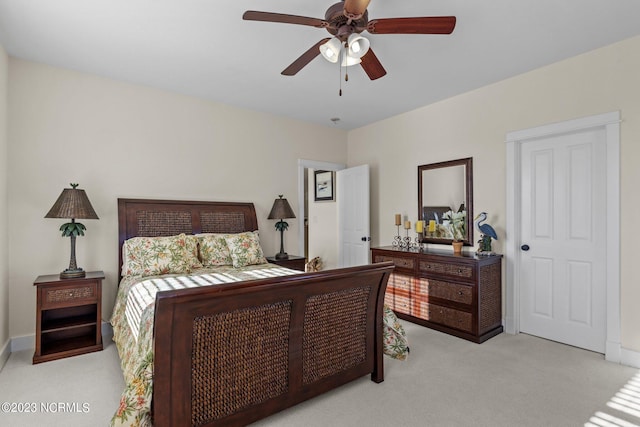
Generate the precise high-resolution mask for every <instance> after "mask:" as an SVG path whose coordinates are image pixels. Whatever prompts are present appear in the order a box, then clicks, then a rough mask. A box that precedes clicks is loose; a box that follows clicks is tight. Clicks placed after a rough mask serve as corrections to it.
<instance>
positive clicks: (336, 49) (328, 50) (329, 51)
mask: <svg viewBox="0 0 640 427" xmlns="http://www.w3.org/2000/svg"><path fill="white" fill-rule="evenodd" d="M341 48H342V44H341V43H340V40H339V39H337V38H335V37H334V38H332V39H331V40H329V41H328V42H326V43H325V44H323V45H320V53H321V54H322V56H323V57H324V59H326V60H327V61H329V62H332V63H334V64H335V63H336V62H338V57H339V56H340V49H341Z"/></svg>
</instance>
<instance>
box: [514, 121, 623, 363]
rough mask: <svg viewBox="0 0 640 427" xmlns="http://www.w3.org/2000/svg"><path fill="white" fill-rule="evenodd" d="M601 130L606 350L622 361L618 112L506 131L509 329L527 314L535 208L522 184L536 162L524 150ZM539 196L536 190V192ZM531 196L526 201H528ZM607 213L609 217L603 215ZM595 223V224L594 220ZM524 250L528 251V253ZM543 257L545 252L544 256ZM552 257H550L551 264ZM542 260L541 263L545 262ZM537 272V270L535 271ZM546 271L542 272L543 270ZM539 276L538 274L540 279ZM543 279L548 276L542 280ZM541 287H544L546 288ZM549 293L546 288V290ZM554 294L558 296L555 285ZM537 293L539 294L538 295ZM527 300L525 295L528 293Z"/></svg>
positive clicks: (608, 355)
mask: <svg viewBox="0 0 640 427" xmlns="http://www.w3.org/2000/svg"><path fill="white" fill-rule="evenodd" d="M593 132H595V134H598V133H600V134H601V135H602V138H603V143H604V147H603V152H604V159H603V158H598V159H597V161H600V162H604V169H605V171H604V177H605V181H606V182H605V183H604V189H603V191H604V201H605V206H604V209H603V210H604V214H603V215H604V217H603V218H600V219H599V224H601V225H600V226H602V227H604V228H605V232H604V233H603V234H604V235H605V237H604V239H603V240H604V241H603V242H602V243H601V244H602V245H603V246H604V248H603V249H604V251H605V255H604V258H605V260H604V265H603V268H604V273H603V277H602V278H601V279H600V280H604V281H605V284H604V291H603V294H604V298H605V300H606V302H605V304H604V310H605V314H604V316H603V317H604V321H603V322H604V325H603V327H604V328H605V343H604V353H605V357H606V359H607V360H610V361H615V362H620V353H621V345H620V267H619V265H620V250H619V242H620V212H619V209H620V208H619V202H620V179H619V167H620V166H619V164H620V113H619V112H613V113H608V114H601V115H597V116H590V117H585V118H581V119H576V120H570V121H567V122H562V123H555V124H551V125H545V126H540V127H536V128H532V129H526V130H522V131H517V132H511V133H509V134H508V135H507V239H506V240H507V242H506V259H507V263H506V265H507V272H506V273H507V274H506V298H505V299H506V318H505V323H506V325H505V326H506V331H507V332H508V333H514V334H515V333H519V332H520V331H521V319H522V316H523V309H527V308H526V307H525V308H523V306H522V304H521V303H522V300H523V299H522V295H521V294H522V292H524V290H523V285H527V284H526V283H523V269H526V268H527V264H526V262H527V255H526V252H527V249H528V248H527V246H528V244H527V242H525V241H524V240H523V239H526V238H530V235H528V234H527V233H524V232H523V226H525V225H527V224H528V226H530V222H527V221H528V220H527V219H526V216H527V215H529V213H530V212H523V211H524V210H525V209H529V208H528V207H526V206H528V205H526V203H525V205H526V206H524V207H523V197H530V196H531V194H528V195H527V194H525V195H523V194H522V190H523V188H524V189H527V188H530V186H531V183H527V182H524V183H523V180H528V179H530V178H531V177H530V174H528V172H527V168H529V167H530V166H531V163H529V164H527V165H523V151H526V149H525V145H527V144H532V143H533V144H535V143H536V142H539V141H543V142H544V141H546V142H550V141H552V140H554V138H556V137H557V141H566V139H565V138H564V136H567V135H576V134H592V133H593ZM534 196H535V195H534ZM525 202H526V201H525ZM603 219H604V220H603ZM589 226H590V227H591V225H589ZM523 254H525V255H523ZM540 259H543V257H540ZM552 263H553V262H552V261H551V262H549V265H550V264H552ZM543 264H544V263H543V262H541V263H540V266H541V267H543ZM536 274H537V273H536ZM540 274H542V272H541V273H540ZM565 277H566V276H565ZM535 280H538V279H535ZM539 281H540V282H541V283H546V282H548V281H546V282H545V281H544V280H539ZM541 292H542V290H541ZM542 295H544V293H542ZM549 297H550V298H553V295H552V292H551V291H550V293H549ZM534 298H535V297H534ZM525 300H526V298H525Z"/></svg>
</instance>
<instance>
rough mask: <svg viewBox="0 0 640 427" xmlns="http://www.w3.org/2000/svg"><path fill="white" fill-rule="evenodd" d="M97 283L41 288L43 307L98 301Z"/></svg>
mask: <svg viewBox="0 0 640 427" xmlns="http://www.w3.org/2000/svg"><path fill="white" fill-rule="evenodd" d="M97 289H98V285H97V283H95V282H94V283H82V284H73V285H66V286H48V287H42V288H41V289H40V293H41V294H40V298H41V301H42V308H43V309H47V308H51V307H62V306H67V305H78V304H82V303H87V304H91V303H94V302H97V301H98V292H97Z"/></svg>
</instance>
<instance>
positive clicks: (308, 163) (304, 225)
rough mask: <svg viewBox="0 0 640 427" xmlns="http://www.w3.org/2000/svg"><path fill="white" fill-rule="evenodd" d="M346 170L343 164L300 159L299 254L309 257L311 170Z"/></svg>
mask: <svg viewBox="0 0 640 427" xmlns="http://www.w3.org/2000/svg"><path fill="white" fill-rule="evenodd" d="M344 168H346V165H345V164H342V163H331V162H323V161H317V160H306V159H298V212H297V216H298V218H300V219H301V220H300V221H298V253H299V254H304V257H305V258H307V255H308V241H307V235H308V233H307V230H308V215H307V213H308V209H309V208H308V206H309V198H310V197H313V195H312V194H311V195H310V194H309V192H308V191H307V188H308V186H307V176H308V173H309V169H315V170H326V171H339V170H342V169H344Z"/></svg>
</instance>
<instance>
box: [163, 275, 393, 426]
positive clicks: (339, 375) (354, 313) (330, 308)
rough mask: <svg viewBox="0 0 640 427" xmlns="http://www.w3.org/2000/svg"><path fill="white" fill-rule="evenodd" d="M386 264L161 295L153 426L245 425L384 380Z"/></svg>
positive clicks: (169, 292)
mask: <svg viewBox="0 0 640 427" xmlns="http://www.w3.org/2000/svg"><path fill="white" fill-rule="evenodd" d="M392 270H393V265H392V263H380V264H374V265H367V266H360V267H352V268H346V269H338V270H328V271H321V272H317V273H307V274H300V275H294V276H286V277H278V278H272V279H265V280H254V281H250V282H240V283H232V284H226V285H220V286H210V287H202V288H196V289H184V290H179V291H167V292H159V293H158V294H157V298H156V308H155V309H156V314H155V329H154V339H155V341H154V355H155V356H154V357H155V360H154V387H153V388H154V391H153V418H154V425H155V426H156V427H164V426H213V425H246V424H248V423H250V422H253V421H256V420H258V419H260V418H264V417H266V416H268V415H270V414H273V413H275V412H278V411H281V410H283V409H285V408H288V407H290V406H293V405H295V404H297V403H299V402H302V401H304V400H306V399H309V398H311V397H314V396H317V395H319V394H321V393H324V392H326V391H328V390H331V389H333V388H335V387H338V386H340V385H342V384H345V383H347V382H349V381H352V380H354V379H356V378H359V377H361V376H363V375H366V374H369V373H370V374H371V379H372V381H375V382H381V381H383V379H384V371H383V353H382V346H383V343H382V328H383V325H382V322H383V320H382V319H383V304H384V293H385V289H386V285H387V280H388V278H389V274H390V273H391V271H392Z"/></svg>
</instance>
